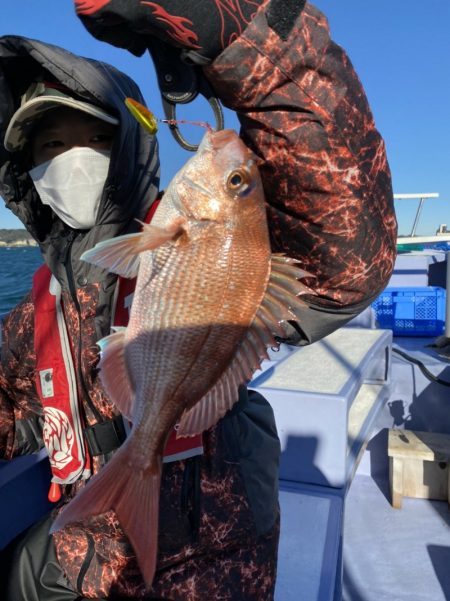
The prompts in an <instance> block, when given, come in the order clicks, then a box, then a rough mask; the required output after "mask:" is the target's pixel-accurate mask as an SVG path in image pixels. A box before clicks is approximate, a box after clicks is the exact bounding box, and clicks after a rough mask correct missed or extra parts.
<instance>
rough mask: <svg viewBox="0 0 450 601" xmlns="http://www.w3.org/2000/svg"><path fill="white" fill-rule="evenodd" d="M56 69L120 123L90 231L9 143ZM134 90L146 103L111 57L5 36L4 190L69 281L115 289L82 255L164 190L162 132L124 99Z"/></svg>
mask: <svg viewBox="0 0 450 601" xmlns="http://www.w3.org/2000/svg"><path fill="white" fill-rule="evenodd" d="M49 76H50V77H51V78H52V79H56V80H57V81H58V82H60V83H61V84H63V85H64V86H66V87H67V88H69V89H70V90H72V91H73V92H74V93H75V94H76V95H77V96H79V97H80V98H81V99H86V100H87V101H88V102H91V103H93V104H96V105H97V106H99V107H101V108H103V109H104V110H105V111H106V112H108V113H109V114H111V115H113V116H114V117H116V118H118V119H119V123H120V125H119V128H118V129H119V131H118V134H117V136H116V139H115V141H114V144H113V148H112V153H111V164H110V170H109V175H108V178H107V181H106V183H105V187H104V190H103V196H102V200H101V203H100V208H99V213H98V217H97V224H96V225H95V226H94V227H93V228H92V229H91V230H89V231H86V232H79V231H75V230H71V229H70V228H68V227H67V226H66V225H65V224H64V223H63V222H62V221H60V220H59V219H58V218H57V217H56V216H55V215H54V214H53V212H52V211H51V210H50V209H49V207H47V206H45V205H43V204H42V203H41V201H40V200H39V196H38V194H37V192H36V190H35V188H34V185H33V182H32V180H31V178H30V177H29V175H28V172H27V167H28V166H27V165H26V163H25V161H24V159H23V157H21V155H20V154H19V153H14V154H10V153H8V152H7V151H6V150H5V149H4V147H3V139H4V136H5V132H6V129H7V127H8V123H9V120H10V119H11V117H12V115H13V114H14V112H15V111H16V110H17V109H18V107H19V105H20V97H21V96H22V94H23V93H24V92H25V91H26V90H27V88H28V86H29V85H30V83H32V82H33V81H36V80H37V79H38V78H43V79H46V78H48V77H49ZM127 96H130V97H132V98H134V99H136V100H138V101H139V102H141V103H143V104H145V101H144V99H143V97H142V94H141V92H140V90H139V88H138V87H137V85H136V84H135V83H134V82H133V81H132V80H131V79H130V78H129V77H128V76H126V75H125V74H123V73H121V72H120V71H118V70H117V69H115V68H114V67H112V66H110V65H107V64H105V63H103V62H99V61H95V60H91V59H87V58H83V57H79V56H77V55H74V54H72V53H70V52H68V51H66V50H64V49H62V48H59V47H57V46H53V45H50V44H45V43H43V42H40V41H38V40H32V39H28V38H24V37H20V36H4V37H0V140H1V144H0V195H1V196H2V197H3V199H4V201H5V203H6V206H7V207H8V208H9V209H11V210H12V212H13V213H14V214H15V215H16V216H17V217H18V218H19V219H20V220H21V221H22V223H23V224H24V226H25V227H26V229H27V230H28V231H29V232H30V234H31V235H32V236H33V238H34V239H35V240H36V241H37V242H38V244H39V246H40V248H41V252H42V255H43V257H44V260H45V262H46V263H47V265H48V266H49V268H50V269H51V271H52V272H53V274H54V275H55V276H56V277H57V278H58V280H59V282H60V283H61V285H62V286H63V288H70V286H71V285H72V284H73V283H75V286H76V287H78V286H79V285H86V284H88V283H98V282H101V283H102V286H101V289H102V290H103V291H106V290H108V289H109V290H111V289H112V288H113V284H114V281H115V277H114V276H112V275H110V274H107V273H106V272H105V271H104V270H102V269H100V268H98V267H95V266H94V265H90V264H88V263H85V262H83V261H80V260H79V257H80V255H81V254H82V253H83V252H84V251H85V250H88V249H89V248H92V247H93V246H94V245H95V244H96V243H97V242H99V241H100V240H105V239H107V238H112V237H114V236H117V235H119V234H123V233H127V232H130V231H135V230H136V228H137V227H138V226H137V223H136V221H135V219H134V218H139V219H142V218H143V217H144V216H145V215H146V213H147V212H148V209H149V208H150V205H151V204H152V203H153V201H154V200H155V198H156V196H157V193H158V185H159V160H158V152H157V142H156V138H155V137H154V136H151V135H149V134H148V133H147V132H145V130H144V129H143V128H142V127H141V126H140V125H139V124H138V122H137V121H136V120H135V119H134V117H132V115H131V114H130V113H129V111H128V109H127V108H126V106H125V103H124V99H125V98H126V97H127ZM70 280H71V281H70Z"/></svg>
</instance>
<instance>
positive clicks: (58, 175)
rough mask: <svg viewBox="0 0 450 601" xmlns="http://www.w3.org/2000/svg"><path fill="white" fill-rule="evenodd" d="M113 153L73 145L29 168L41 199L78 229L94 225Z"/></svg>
mask: <svg viewBox="0 0 450 601" xmlns="http://www.w3.org/2000/svg"><path fill="white" fill-rule="evenodd" d="M109 161H110V153H109V152H100V151H98V150H93V149H92V148H85V147H81V148H78V147H76V148H72V149H71V150H68V151H67V152H63V153H62V154H60V155H58V156H56V157H55V158H54V159H51V160H50V161H47V162H45V163H42V164H41V165H38V166H37V167H34V169H31V171H30V172H29V174H30V177H31V179H32V180H33V182H34V185H35V187H36V190H37V191H38V193H39V196H40V198H41V201H42V203H43V204H45V205H49V206H50V207H51V208H52V209H53V211H54V212H55V213H56V214H57V215H58V217H59V218H60V219H62V221H64V223H67V225H70V227H73V228H74V229H77V230H80V229H81V230H84V229H88V228H91V227H92V226H93V225H95V221H96V218H97V213H98V207H99V204H100V199H101V196H102V192H103V187H104V185H105V181H106V177H107V175H108V170H109Z"/></svg>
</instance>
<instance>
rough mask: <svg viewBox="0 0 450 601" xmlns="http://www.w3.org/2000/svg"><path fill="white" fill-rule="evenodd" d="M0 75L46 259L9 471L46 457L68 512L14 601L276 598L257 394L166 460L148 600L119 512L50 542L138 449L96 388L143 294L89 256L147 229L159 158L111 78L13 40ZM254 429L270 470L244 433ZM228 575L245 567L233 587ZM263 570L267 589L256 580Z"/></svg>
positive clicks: (9, 424) (14, 568) (274, 445)
mask: <svg viewBox="0 0 450 601" xmlns="http://www.w3.org/2000/svg"><path fill="white" fill-rule="evenodd" d="M0 74H1V78H0V85H1V88H0V98H1V99H2V103H1V114H0V119H1V124H2V126H1V129H2V132H3V136H4V144H5V147H4V148H3V149H2V150H1V171H0V193H1V195H2V196H3V198H4V200H5V202H6V206H7V207H8V208H10V209H11V210H12V211H13V212H14V214H15V215H17V217H19V219H21V221H22V222H23V224H24V225H25V227H26V228H27V229H28V231H29V232H30V233H31V234H32V236H33V237H34V238H35V240H36V241H37V243H38V244H39V247H40V250H41V253H42V257H43V259H44V265H43V266H42V267H41V268H40V269H38V271H37V272H36V274H35V276H34V278H33V289H32V291H31V292H30V294H29V295H27V296H26V297H25V298H24V299H23V301H21V302H20V303H19V304H18V305H17V306H16V307H15V308H14V309H13V310H12V311H11V312H10V313H9V314H8V315H7V316H6V317H5V318H4V320H3V346H2V361H1V366H0V457H1V459H12V458H13V457H15V456H18V455H21V454H28V453H33V452H35V451H37V450H38V449H40V448H41V447H42V446H43V445H45V446H46V448H47V451H48V454H49V458H50V464H51V469H52V484H51V486H50V492H49V494H50V496H51V497H52V499H53V500H54V501H55V503H56V505H55V509H54V510H53V511H52V512H51V514H50V515H49V516H46V517H45V519H44V520H42V521H41V522H39V523H37V524H35V525H34V526H33V527H32V528H31V529H29V530H28V531H26V532H25V533H24V534H23V535H21V536H20V537H19V539H18V540H15V541H13V542H12V543H11V545H10V546H9V548H8V550H7V552H6V553H5V555H6V556H7V559H4V560H3V561H2V566H1V571H2V576H3V578H2V584H3V587H4V589H3V590H2V595H1V598H2V599H5V601H6V600H13V599H14V600H15V599H23V600H28V599H40V600H41V601H56V600H58V601H61V600H62V599H78V598H80V595H82V596H85V597H86V598H110V597H111V598H116V597H117V596H121V598H135V597H143V596H144V595H145V598H156V597H158V598H175V597H173V595H174V594H175V593H174V592H173V591H175V590H176V591H179V592H177V596H178V598H191V595H197V596H199V597H200V598H205V597H206V596H207V595H209V596H211V597H212V598H214V597H219V596H220V595H221V594H222V593H221V591H224V590H230V591H231V593H230V594H231V597H232V598H239V596H240V597H241V598H246V599H247V598H248V599H251V598H252V595H253V596H254V598H256V597H255V595H256V593H255V592H253V593H252V592H251V591H255V590H258V591H259V592H258V595H259V594H263V595H264V596H265V597H266V598H270V596H271V595H272V594H273V588H274V579H275V564H276V549H277V542H278V505H277V462H278V456H279V441H278V437H277V434H276V429H275V425H274V420H273V412H272V410H271V408H270V406H269V405H268V403H267V402H266V401H265V400H264V399H262V397H260V395H258V394H256V393H250V394H248V393H247V392H246V391H245V390H243V391H242V394H241V397H240V400H239V402H238V403H237V405H236V406H235V409H233V411H232V412H230V415H229V416H228V417H227V418H225V419H223V420H222V422H221V425H219V426H217V427H215V428H213V429H212V430H211V431H209V432H207V433H205V435H204V436H203V437H200V440H198V437H197V438H194V439H193V440H192V442H189V444H187V446H186V447H185V448H181V449H180V448H179V447H176V448H175V447H174V448H166V453H165V467H164V469H163V477H162V483H161V509H160V527H159V561H158V566H157V574H156V576H155V579H154V582H153V586H152V589H151V590H150V591H146V588H145V585H144V583H143V580H142V577H141V574H140V571H139V568H138V566H137V563H136V559H135V557H134V553H133V550H132V548H131V546H130V544H129V542H128V541H127V539H126V537H125V535H124V534H123V532H122V531H121V528H120V525H119V524H118V522H117V520H116V517H115V515H114V512H112V511H111V512H108V513H107V514H104V515H102V516H99V517H98V518H96V519H94V520H91V521H90V522H89V524H86V525H80V524H78V525H77V524H73V525H71V526H68V527H66V528H64V529H63V530H61V531H59V532H56V533H55V534H54V535H52V536H49V528H50V526H51V523H52V521H53V518H54V517H55V515H56V514H57V513H58V512H59V511H60V509H61V508H62V507H63V506H64V505H65V504H66V503H67V502H68V501H69V500H70V499H71V498H73V496H74V495H76V494H77V492H78V491H79V490H80V489H81V488H82V487H83V486H84V485H85V483H86V481H88V480H89V478H90V477H91V476H92V475H93V474H95V473H96V472H97V471H98V470H99V469H101V467H102V465H104V464H105V462H106V461H108V459H109V458H110V457H111V456H112V453H114V451H115V449H116V448H118V446H119V445H120V444H121V443H122V442H123V440H124V439H125V437H126V423H124V421H123V419H122V417H121V416H120V415H119V414H118V413H117V410H116V408H115V407H114V406H113V404H112V403H111V401H110V400H109V398H108V397H107V395H106V394H105V392H104V390H103V388H102V386H101V383H100V381H99V378H98V373H97V372H98V370H97V369H96V366H97V363H98V359H99V355H98V348H97V347H96V342H97V341H98V340H99V339H100V338H102V337H103V336H105V335H107V334H109V333H110V328H111V325H112V324H113V323H121V325H124V320H125V322H126V317H127V316H126V315H125V316H124V314H126V313H127V311H126V303H127V297H128V295H129V294H130V291H131V290H132V288H130V287H129V285H128V283H125V285H124V286H123V287H124V290H123V291H122V290H121V285H119V283H118V278H117V277H116V276H113V275H111V274H109V273H107V272H106V271H105V270H102V269H100V268H97V267H95V266H93V265H90V264H88V263H86V262H84V261H80V260H79V257H80V255H81V254H82V253H83V252H84V251H85V250H87V249H90V248H92V247H93V246H94V245H95V244H96V243H97V242H99V241H101V240H105V239H109V238H112V237H114V236H117V235H121V234H126V233H130V232H134V231H137V230H138V228H139V227H140V226H139V224H138V223H137V221H136V219H139V220H149V219H150V218H151V215H152V213H153V210H154V208H155V207H156V204H157V203H156V202H155V201H156V200H157V196H158V184H159V162H158V150H157V142H156V139H155V138H154V137H153V136H151V135H149V134H148V133H146V132H145V130H144V129H143V128H142V127H141V126H140V125H139V124H138V122H137V121H136V120H135V119H134V117H132V116H131V114H130V113H129V111H128V109H127V108H126V106H125V104H124V99H125V97H132V98H134V99H135V100H137V101H139V102H141V103H144V99H143V98H142V95H141V93H140V91H139V89H138V87H137V86H136V85H135V84H134V82H133V81H132V80H130V79H129V78H128V77H127V76H126V75H124V74H123V73H120V72H119V71H117V70H116V69H114V68H113V67H112V66H108V65H105V64H104V63H100V62H96V61H93V60H90V59H85V58H82V57H78V56H75V55H73V54H71V53H69V52H67V51H65V50H63V49H61V48H57V47H55V46H51V45H49V44H45V43H43V42H40V41H36V40H30V39H26V38H22V37H16V36H7V37H3V38H0ZM130 285H131V284H130ZM238 422H239V423H238ZM252 424H253V426H252ZM250 430H253V443H254V441H255V440H256V439H257V440H258V446H259V458H258V462H257V463H258V464H259V466H260V467H259V468H258V466H257V465H256V464H255V458H254V457H253V452H252V451H251V450H250V449H251V446H250V447H249V444H250V445H252V444H253V443H251V440H250V439H249V438H248V436H247V435H244V434H243V433H244V432H247V433H250ZM237 433H240V434H237ZM255 436H256V439H255V438H254V437H255ZM250 438H252V437H250ZM168 447H170V443H169V444H168ZM240 456H242V457H244V456H245V457H246V458H245V460H244V459H243V464H244V463H246V466H245V468H244V466H243V465H242V466H239V465H238V464H239V457H240ZM251 469H253V470H254V469H256V470H257V471H258V470H259V471H260V472H261V479H260V483H258V482H256V485H255V486H253V490H252V491H251V492H250V495H249V494H248V493H247V490H246V485H245V481H244V476H243V473H244V471H246V472H249V471H250V470H251ZM263 472H265V475H264V477H263ZM59 497H61V498H59ZM226 523H233V525H234V528H232V529H231V528H230V529H228V528H227V529H224V528H223V524H226ZM220 531H222V534H221V535H220V536H218V535H217V534H216V535H215V536H213V535H212V533H214V532H215V533H217V532H220ZM214 558H215V559H214ZM223 562H225V563H227V565H232V566H233V569H232V575H231V576H229V575H228V576H226V571H225V569H224V567H223V566H224V563H223ZM253 564H254V565H258V566H259V570H258V577H257V578H256V580H257V581H259V580H260V583H259V584H260V586H259V587H258V588H257V589H254V585H255V578H254V575H252V574H253V572H252V573H250V572H248V571H247V572H246V569H245V566H249V565H253ZM211 565H214V566H215V568H214V570H213V571H212V572H210V571H209V569H208V566H211ZM194 574H196V575H197V578H193V575H194ZM192 598H193V597H192Z"/></svg>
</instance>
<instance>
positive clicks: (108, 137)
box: [91, 132, 113, 145]
mask: <svg viewBox="0 0 450 601" xmlns="http://www.w3.org/2000/svg"><path fill="white" fill-rule="evenodd" d="M112 141H113V135H112V134H110V133H104V132H102V133H98V134H95V135H93V136H91V142H92V143H93V144H109V145H111V144H112Z"/></svg>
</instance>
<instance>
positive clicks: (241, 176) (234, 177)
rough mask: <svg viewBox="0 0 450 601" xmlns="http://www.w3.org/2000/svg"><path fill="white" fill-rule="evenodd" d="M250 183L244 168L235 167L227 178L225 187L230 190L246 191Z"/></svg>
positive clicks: (248, 175)
mask: <svg viewBox="0 0 450 601" xmlns="http://www.w3.org/2000/svg"><path fill="white" fill-rule="evenodd" d="M250 183H251V178H250V174H249V173H248V171H246V170H245V169H235V170H234V171H232V172H231V173H230V175H229V176H228V178H227V188H228V190H230V191H231V192H237V193H243V192H246V191H248V188H249V186H250Z"/></svg>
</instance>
